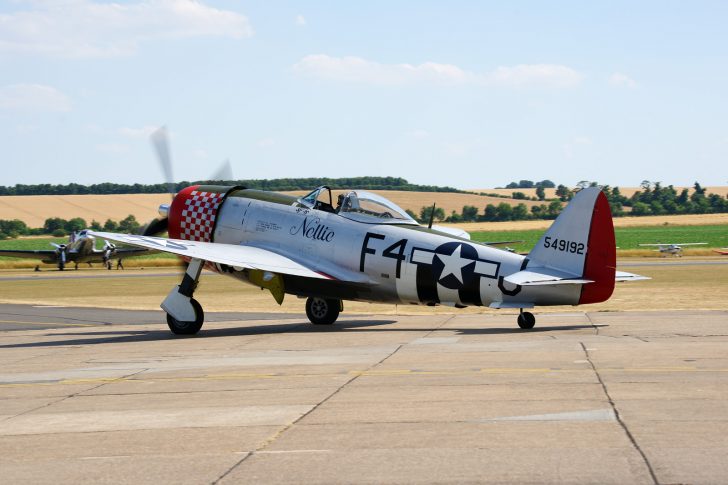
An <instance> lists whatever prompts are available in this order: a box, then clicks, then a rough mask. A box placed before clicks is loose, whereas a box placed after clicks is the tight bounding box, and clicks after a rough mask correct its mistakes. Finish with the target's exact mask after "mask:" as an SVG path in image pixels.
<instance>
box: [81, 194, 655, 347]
mask: <svg viewBox="0 0 728 485" xmlns="http://www.w3.org/2000/svg"><path fill="white" fill-rule="evenodd" d="M160 214H161V215H162V216H163V217H162V219H159V220H158V221H157V223H156V227H158V228H166V229H167V231H168V233H169V238H162V237H154V236H151V235H143V236H135V235H123V234H113V233H106V232H96V233H94V234H95V235H96V236H98V237H100V238H104V239H108V240H112V241H118V242H121V243H125V244H130V245H135V246H139V247H142V248H147V249H154V250H158V251H165V252H169V253H174V254H177V255H180V256H182V257H183V258H184V259H185V260H187V261H188V262H189V265H188V267H187V270H186V273H185V274H184V276H183V278H182V281H181V282H180V284H179V285H177V286H175V287H174V288H173V289H172V290H171V292H170V293H169V295H168V296H167V297H166V298H165V300H164V301H163V302H162V304H161V306H162V308H163V309H164V310H165V311H166V312H167V323H168V325H169V328H170V329H171V330H172V332H174V333H176V334H194V333H197V332H198V331H199V330H200V328H201V327H202V324H203V320H204V313H203V310H202V308H201V307H200V305H199V303H198V302H197V301H196V300H195V299H194V298H193V294H194V291H195V288H196V286H197V282H198V280H199V278H200V274H201V271H202V269H203V267H204V268H207V269H209V270H212V271H215V272H218V273H222V274H226V275H229V276H232V277H234V278H237V279H239V280H241V281H244V282H247V283H250V284H253V285H255V286H258V287H260V288H265V289H268V290H270V292H271V294H272V295H273V297H274V299H275V300H276V301H277V302H278V303H279V304H280V303H282V301H283V298H284V295H286V294H290V295H295V296H298V297H305V298H307V300H306V314H307V316H308V318H309V320H310V321H311V322H312V323H314V324H332V323H334V322H335V321H336V319H337V317H338V316H339V312H340V311H342V310H343V301H345V300H353V301H367V302H387V303H397V304H417V305H450V306H454V307H458V308H462V307H465V306H469V305H478V306H489V307H491V308H512V309H516V308H517V309H519V310H520V313H519V316H518V319H517V322H518V325H519V326H520V327H521V328H525V329H528V328H532V327H533V326H534V324H535V317H534V316H533V314H532V313H530V312H527V311H524V309H531V308H533V307H534V306H536V305H579V304H585V303H597V302H602V301H605V300H607V299H608V298H609V297H610V296H611V294H612V291H613V289H614V285H615V281H626V280H639V279H648V278H644V277H642V276H639V275H634V274H630V273H624V272H620V271H616V251H615V241H614V228H613V226H612V216H611V212H610V208H609V203H608V202H607V199H606V197H605V196H604V194H603V193H602V192H601V190H600V189H598V188H586V189H583V190H582V191H580V192H579V193H578V194H577V195H576V196H575V197H574V199H573V200H572V201H571V202H570V203H569V205H568V206H567V207H566V208H565V209H564V211H563V212H562V213H561V215H559V217H558V218H557V219H556V220H555V221H554V223H553V224H552V226H551V227H550V228H549V229H548V231H546V233H545V234H544V235H543V236H542V237H541V239H540V240H539V242H538V243H537V244H536V246H535V247H534V248H533V250H531V252H530V253H528V255H526V256H522V255H519V254H514V253H512V252H508V251H504V250H501V249H497V248H495V247H491V246H488V245H485V244H479V243H476V242H472V241H470V240H469V239H468V238H465V237H459V236H456V235H453V234H452V233H447V232H443V231H440V230H436V229H434V228H432V229H430V228H427V227H425V226H421V225H419V224H418V223H417V222H416V221H415V220H413V219H412V218H411V217H409V216H408V215H407V213H406V212H405V211H404V210H402V209H401V208H399V207H397V206H396V205H395V204H393V203H392V202H390V201H389V200H387V199H385V198H383V197H381V196H379V195H376V194H373V193H369V192H365V191H360V190H356V191H350V192H348V193H346V194H342V195H341V196H340V197H339V198H338V201H337V203H336V204H334V202H333V201H332V196H331V190H330V189H329V188H328V187H325V186H322V187H319V188H317V189H315V190H313V191H312V192H311V193H309V194H308V195H306V196H305V197H301V198H296V197H293V196H288V195H283V194H279V193H274V192H265V191H260V190H251V189H245V188H242V187H228V186H213V185H208V186H198V185H194V186H191V187H187V188H185V189H184V190H182V191H180V192H179V193H178V194H177V195H176V196H175V197H174V199H173V200H172V203H171V204H170V205H162V206H161V207H160Z"/></svg>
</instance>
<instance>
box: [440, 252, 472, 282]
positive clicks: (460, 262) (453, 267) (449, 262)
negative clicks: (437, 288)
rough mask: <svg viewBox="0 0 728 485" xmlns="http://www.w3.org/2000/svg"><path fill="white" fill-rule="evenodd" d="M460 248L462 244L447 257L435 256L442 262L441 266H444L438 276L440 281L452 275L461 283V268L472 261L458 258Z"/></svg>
mask: <svg viewBox="0 0 728 485" xmlns="http://www.w3.org/2000/svg"><path fill="white" fill-rule="evenodd" d="M462 247H463V246H462V244H461V245H459V246H458V247H457V248H455V250H454V251H453V252H452V254H450V255H449V256H448V255H445V254H438V255H437V257H438V258H440V261H442V264H444V265H445V266H444V267H443V268H442V273H441V274H440V281H442V280H443V279H445V278H446V277H448V276H450V275H453V276H455V278H457V280H458V281H459V282H460V283H463V268H464V267H465V266H467V265H469V264H470V263H472V262H473V261H472V260H471V259H463V258H461V257H460V250H461V249H462Z"/></svg>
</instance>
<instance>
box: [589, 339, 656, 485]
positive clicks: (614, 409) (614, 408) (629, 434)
mask: <svg viewBox="0 0 728 485" xmlns="http://www.w3.org/2000/svg"><path fill="white" fill-rule="evenodd" d="M579 345H581V348H582V350H583V351H584V355H585V356H586V360H587V362H589V365H590V366H591V368H592V370H593V371H594V374H595V375H596V376H597V379H598V380H599V384H600V385H601V386H602V390H603V391H604V395H605V396H606V398H607V401H609V406H610V407H611V408H612V412H613V413H614V417H615V418H616V419H617V423H619V426H620V427H621V428H622V430H624V433H625V434H626V435H627V438H628V439H629V441H630V443H632V447H633V448H634V449H635V450H636V451H637V453H639V455H640V456H641V457H642V461H643V462H644V464H645V467H647V471H648V472H649V474H650V478H652V483H654V484H655V485H660V482H659V480H657V475H655V470H654V469H653V468H652V464H651V463H650V460H649V459H648V458H647V455H646V454H645V452H644V451H643V450H642V448H641V447H640V445H639V443H637V440H636V439H635V437H634V435H633V434H632V432H631V431H630V430H629V428H628V427H627V423H625V422H624V420H623V419H622V416H621V415H620V413H619V409H617V405H616V404H615V403H614V399H612V396H611V395H610V394H609V389H607V384H606V383H605V382H604V379H602V376H601V374H600V373H599V370H597V367H596V365H594V362H593V361H592V358H591V355H590V354H589V350H587V348H586V345H584V342H579Z"/></svg>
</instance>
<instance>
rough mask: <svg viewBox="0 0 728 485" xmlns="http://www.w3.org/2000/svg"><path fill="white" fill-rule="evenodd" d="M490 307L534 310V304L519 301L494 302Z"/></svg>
mask: <svg viewBox="0 0 728 485" xmlns="http://www.w3.org/2000/svg"><path fill="white" fill-rule="evenodd" d="M488 306H489V307H490V308H533V307H534V304H533V303H523V302H517V301H494V302H493V303H491V304H490V305H488Z"/></svg>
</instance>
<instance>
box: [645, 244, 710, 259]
mask: <svg viewBox="0 0 728 485" xmlns="http://www.w3.org/2000/svg"><path fill="white" fill-rule="evenodd" d="M704 244H708V243H704V242H699V243H680V244H662V243H658V244H640V246H657V249H655V250H654V251H659V252H660V253H661V254H662V255H663V257H664V256H667V255H668V254H672V255H673V256H675V257H677V258H679V257H681V256H682V252H683V246H700V245H704Z"/></svg>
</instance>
